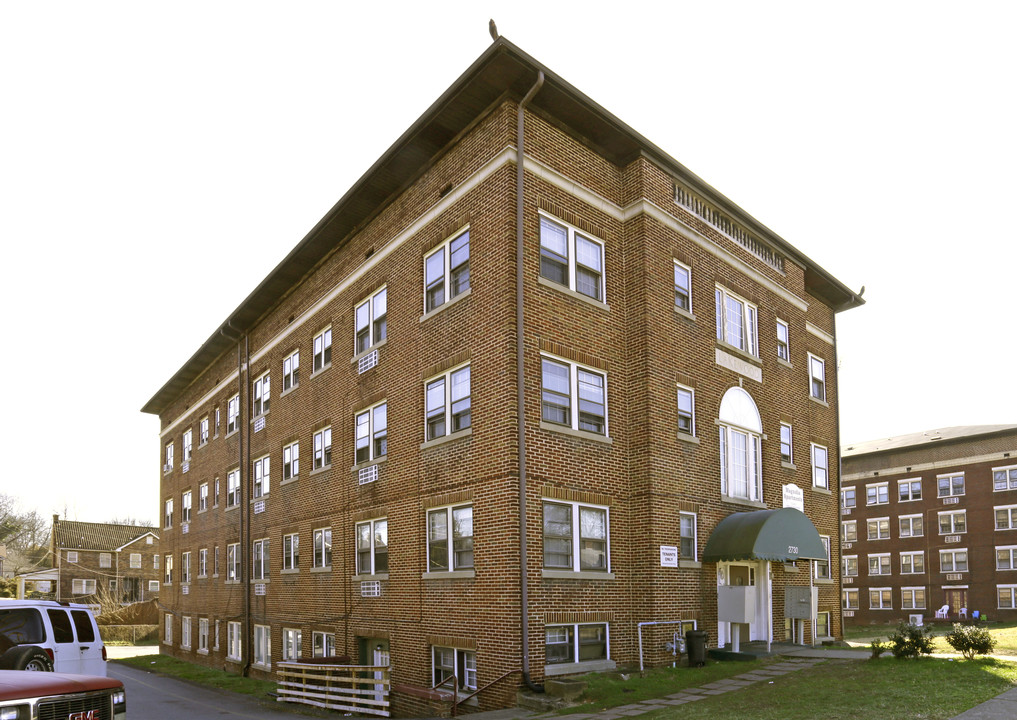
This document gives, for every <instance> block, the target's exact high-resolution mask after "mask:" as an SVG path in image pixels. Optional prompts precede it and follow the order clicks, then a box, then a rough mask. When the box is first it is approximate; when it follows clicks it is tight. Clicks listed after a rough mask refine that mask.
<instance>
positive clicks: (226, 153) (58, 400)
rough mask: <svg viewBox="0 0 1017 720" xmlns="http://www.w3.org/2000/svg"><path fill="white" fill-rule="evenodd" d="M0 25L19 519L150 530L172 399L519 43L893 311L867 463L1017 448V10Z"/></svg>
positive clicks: (119, 17) (846, 384) (35, 7)
mask: <svg viewBox="0 0 1017 720" xmlns="http://www.w3.org/2000/svg"><path fill="white" fill-rule="evenodd" d="M592 7H596V6H595V5H593V4H591V3H589V2H584V3H569V2H558V3H547V2H542V3H534V2H527V1H524V0H514V1H512V2H483V1H481V0H473V1H472V2H445V3H443V2H433V3H406V4H401V3H398V2H385V3H344V2H286V3H282V2H278V3H269V2H225V1H224V2H187V1H184V2H173V3H168V2H138V1H137V0H132V1H130V2H87V3H82V2H64V1H60V0H56V1H54V2H45V3H38V2H0V253H2V255H0V257H2V263H0V268H2V270H0V271H2V283H0V293H2V296H0V300H2V307H3V315H2V317H3V327H4V330H5V335H6V337H7V340H6V341H5V343H4V344H5V346H6V347H7V350H6V351H5V352H3V353H0V363H2V366H0V370H2V374H0V377H3V378H5V379H6V383H5V384H4V392H3V408H4V410H5V412H3V413H2V415H0V437H2V445H0V447H2V449H3V453H2V457H3V458H4V459H5V466H4V468H3V472H2V473H0V477H2V479H0V493H3V494H6V495H9V496H13V497H14V498H15V500H17V501H18V502H19V503H20V506H21V509H22V510H25V511H32V510H34V511H37V512H39V513H41V514H42V515H43V516H48V515H50V514H53V513H57V514H60V515H61V516H64V517H67V518H69V519H73V520H84V521H90V522H107V521H110V520H112V519H118V520H124V519H137V520H142V521H149V522H153V523H154V522H155V520H156V519H157V516H158V512H159V507H158V503H159V498H158V493H159V467H160V457H159V454H160V443H159V439H158V433H159V421H158V418H157V417H155V416H151V415H145V414H142V413H141V412H140V408H141V407H142V405H144V404H145V403H146V402H147V401H148V400H149V399H150V398H151V397H152V396H153V395H154V394H155V393H156V391H158V390H159V388H161V387H162V385H163V384H164V383H165V382H166V381H167V380H169V378H170V377H171V376H172V375H173V373H174V372H176V370H177V369H179V368H180V367H181V366H182V365H183V363H184V362H185V361H186V360H187V359H188V358H189V357H190V356H191V355H192V354H193V353H194V352H195V351H196V350H197V348H198V347H199V346H200V345H201V344H202V343H203V342H204V341H205V340H206V339H207V338H208V337H209V336H210V335H211V334H212V333H213V332H215V331H216V329H217V328H218V326H219V325H220V323H222V322H223V321H224V320H225V319H226V317H227V316H228V315H229V314H230V313H231V312H232V311H233V310H234V309H235V308H236V307H237V306H238V305H239V304H240V303H241V302H242V301H243V299H244V298H245V297H246V296H247V295H248V294H249V293H250V292H251V291H252V290H253V289H254V288H255V286H256V285H257V284H258V283H259V282H260V281H261V280H262V279H263V278H264V277H265V276H266V275H267V274H268V273H269V272H270V271H271V270H272V269H273V268H274V267H275V266H276V265H277V264H278V263H279V261H281V260H282V259H283V257H284V256H285V255H286V254H287V253H288V252H289V251H290V250H291V249H292V248H293V246H295V245H296V244H297V243H298V242H299V241H300V240H301V239H302V238H303V237H304V236H305V235H306V233H307V232H308V231H309V230H310V229H311V228H312V227H313V226H314V225H315V223H316V222H317V221H318V220H319V219H320V218H321V217H322V216H323V215H324V214H325V213H326V212H327V211H328V210H329V209H330V208H331V207H332V205H333V204H334V203H335V202H336V201H337V200H338V199H339V198H340V197H341V196H342V195H343V193H345V192H346V190H347V189H349V187H350V186H351V185H352V184H353V183H354V182H355V181H356V180H357V179H358V178H359V177H360V176H361V175H362V174H363V173H364V172H366V170H367V169H368V168H369V167H370V166H371V164H372V163H373V162H374V161H375V160H376V159H377V158H378V157H379V156H380V155H381V154H382V153H383V152H384V151H385V150H386V149H387V148H388V147H389V146H390V145H391V144H392V143H393V142H395V140H396V139H397V138H398V137H399V136H400V135H401V134H402V133H403V131H405V130H406V129H407V128H408V127H409V126H410V125H411V124H412V123H413V122H414V121H415V120H416V119H417V118H418V117H419V116H420V115H421V114H422V113H423V112H424V111H425V110H426V109H427V107H428V106H429V105H430V104H431V103H432V102H434V100H436V99H437V98H438V96H439V95H440V94H441V93H442V92H443V91H444V90H445V89H446V88H448V86H449V85H451V84H452V83H453V81H455V79H456V78H457V77H459V75H460V74H462V72H464V71H465V70H466V68H467V67H468V66H469V65H470V64H471V63H472V62H473V61H474V60H475V59H476V58H477V57H478V56H479V55H480V54H482V53H483V52H484V50H485V49H486V48H487V47H488V45H489V44H490V42H491V37H490V35H489V34H488V20H489V19H490V18H494V19H495V21H496V22H497V25H498V29H499V31H500V32H501V34H502V35H504V36H505V37H506V38H507V39H508V40H510V41H512V42H513V43H515V44H516V45H517V46H519V47H520V48H522V49H523V50H524V51H525V52H527V53H529V54H530V55H532V56H533V57H535V58H536V59H537V60H538V61H540V62H542V63H543V64H545V65H546V66H548V67H549V68H551V69H552V70H553V71H554V72H555V73H557V74H558V75H560V76H561V77H563V78H564V79H565V80H566V81H568V82H570V83H571V84H572V85H574V86H575V87H577V88H578V89H579V90H581V91H582V92H584V93H585V94H586V95H588V96H589V97H590V98H592V99H593V100H594V101H596V102H598V103H599V104H601V105H602V106H603V107H605V108H607V109H608V110H609V111H610V112H612V113H613V114H614V115H616V116H617V117H619V118H620V119H621V120H622V121H623V122H625V123H626V124H628V125H629V126H630V127H632V128H634V129H635V130H636V131H637V132H639V133H640V134H642V135H643V136H644V137H646V138H648V139H649V140H650V141H651V142H653V143H654V144H656V145H657V146H658V147H660V148H661V149H663V150H664V151H665V152H667V153H669V154H670V155H671V156H672V157H674V158H675V159H677V160H678V161H679V162H681V163H682V164H683V165H685V166H686V167H688V168H689V169H691V170H692V171H693V172H694V173H696V174H697V175H699V176H700V177H701V178H703V179H704V180H705V181H706V182H708V183H709V184H711V185H712V186H713V187H715V188H717V189H718V190H719V191H720V192H722V193H723V194H724V195H726V196H727V197H728V198H730V199H731V200H733V201H734V202H735V203H736V204H738V205H740V206H741V207H742V208H744V209H745V210H746V211H747V212H749V213H750V214H751V215H753V216H754V217H755V218H756V219H758V220H759V221H760V222H762V223H763V224H765V225H766V226H768V227H769V228H771V229H772V230H773V231H774V232H776V233H777V234H778V235H780V236H781V237H783V238H784V239H785V240H787V241H788V242H789V243H791V244H792V245H794V246H796V247H797V248H799V249H800V250H801V251H802V252H803V253H804V254H805V255H807V256H808V257H810V258H811V259H813V260H814V261H816V262H817V263H819V264H820V265H821V266H823V267H824V268H825V269H827V270H828V271H829V272H831V273H832V274H833V275H834V276H836V277H837V278H838V279H840V280H841V281H842V282H843V283H844V284H846V285H847V286H849V287H851V288H853V289H855V290H859V289H860V288H861V287H862V286H865V296H864V297H865V300H866V305H865V306H863V307H861V308H859V309H854V310H850V311H848V312H845V313H842V314H840V315H839V316H838V319H837V335H838V365H839V367H838V372H839V380H840V390H841V394H840V403H841V405H840V412H841V439H842V440H843V441H844V442H845V443H850V442H852V441H862V440H872V439H877V438H882V437H889V436H892V435H899V434H904V433H911V432H920V431H923V430H928V429H933V428H938V427H946V426H952V425H967V424H995V423H1012V422H1017V417H1015V413H1014V408H1015V407H1017V402H1015V399H1017V383H1014V382H1013V380H1012V370H1013V368H1014V366H1015V358H1017V312H1015V306H1017V303H1015V301H1014V284H1015V282H1014V276H1015V268H1017V262H1015V261H1017V249H1015V248H1017V230H1015V225H1014V222H1013V219H1012V217H1011V212H1012V210H1013V199H1014V198H1015V197H1017V171H1015V168H1017V133H1015V132H1014V127H1017V93H1015V92H1014V70H1015V69H1017V42H1014V39H1013V28H1014V27H1017V3H1012V2H979V1H978V0H974V1H973V2H966V3H964V4H963V5H958V4H956V3H942V2H934V1H933V2H893V1H892V0H883V1H882V2H865V1H862V2H854V3H850V4H847V3H833V2H828V3H817V2H781V1H776V2H766V3H760V2H727V1H724V0H717V1H715V2H702V0H695V1H688V0H670V1H669V2H660V3H652V2H640V1H639V0H630V1H629V2H625V3H621V4H610V5H609V4H603V5H602V7H603V8H604V9H603V10H600V11H594V10H591V8H592Z"/></svg>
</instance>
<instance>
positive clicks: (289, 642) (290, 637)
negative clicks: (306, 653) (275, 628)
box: [282, 627, 304, 662]
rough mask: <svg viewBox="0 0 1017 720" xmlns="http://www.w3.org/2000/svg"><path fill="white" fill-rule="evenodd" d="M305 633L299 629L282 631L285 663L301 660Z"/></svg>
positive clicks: (284, 629)
mask: <svg viewBox="0 0 1017 720" xmlns="http://www.w3.org/2000/svg"><path fill="white" fill-rule="evenodd" d="M303 635H304V634H303V632H302V631H301V630H300V629H299V628H286V627H284V628H283V629H282V659H283V662H294V661H297V660H299V659H300V658H301V656H302V652H303V648H302V646H303Z"/></svg>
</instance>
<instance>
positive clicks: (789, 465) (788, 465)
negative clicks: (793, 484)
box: [780, 460, 798, 470]
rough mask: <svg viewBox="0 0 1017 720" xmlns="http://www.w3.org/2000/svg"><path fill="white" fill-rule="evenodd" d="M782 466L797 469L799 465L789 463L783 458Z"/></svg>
mask: <svg viewBox="0 0 1017 720" xmlns="http://www.w3.org/2000/svg"><path fill="white" fill-rule="evenodd" d="M780 466H781V467H782V468H785V469H787V470H797V469H798V466H797V465H795V464H794V463H789V462H787V461H786V460H781V461H780Z"/></svg>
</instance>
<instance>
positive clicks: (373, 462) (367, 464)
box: [350, 428, 469, 472]
mask: <svg viewBox="0 0 1017 720" xmlns="http://www.w3.org/2000/svg"><path fill="white" fill-rule="evenodd" d="M467 429H469V428H467ZM461 432H466V430H462V431H461ZM445 437H448V436H447V435H446V436H445ZM432 442H433V441H432ZM386 460H388V455H382V456H381V457H380V458H375V459H374V460H364V461H363V462H359V463H357V464H356V465H354V466H353V467H351V468H350V470H352V471H353V472H358V471H359V470H363V469H364V468H366V467H371V466H372V465H382V464H383V463H384V462H385V461H386Z"/></svg>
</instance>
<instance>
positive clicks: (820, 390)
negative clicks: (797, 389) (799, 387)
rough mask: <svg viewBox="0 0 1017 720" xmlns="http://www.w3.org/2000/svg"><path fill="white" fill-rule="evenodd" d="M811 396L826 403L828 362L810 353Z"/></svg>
mask: <svg viewBox="0 0 1017 720" xmlns="http://www.w3.org/2000/svg"><path fill="white" fill-rule="evenodd" d="M809 395H810V396H812V397H814V398H815V399H816V400H822V401H824V402H825V401H826V361H824V360H823V359H822V358H820V357H817V356H815V355H813V354H812V353H809Z"/></svg>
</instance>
